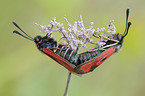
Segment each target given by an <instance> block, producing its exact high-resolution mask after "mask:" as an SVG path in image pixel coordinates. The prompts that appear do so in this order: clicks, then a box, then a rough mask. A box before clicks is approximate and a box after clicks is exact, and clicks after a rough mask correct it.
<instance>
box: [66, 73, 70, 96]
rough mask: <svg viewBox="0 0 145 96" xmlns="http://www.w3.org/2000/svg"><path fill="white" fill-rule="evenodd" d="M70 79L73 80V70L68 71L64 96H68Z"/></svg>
mask: <svg viewBox="0 0 145 96" xmlns="http://www.w3.org/2000/svg"><path fill="white" fill-rule="evenodd" d="M70 80H71V72H69V73H68V78H67V84H66V88H65V93H64V96H68V88H69V83H70Z"/></svg>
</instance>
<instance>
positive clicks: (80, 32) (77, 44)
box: [35, 15, 116, 50]
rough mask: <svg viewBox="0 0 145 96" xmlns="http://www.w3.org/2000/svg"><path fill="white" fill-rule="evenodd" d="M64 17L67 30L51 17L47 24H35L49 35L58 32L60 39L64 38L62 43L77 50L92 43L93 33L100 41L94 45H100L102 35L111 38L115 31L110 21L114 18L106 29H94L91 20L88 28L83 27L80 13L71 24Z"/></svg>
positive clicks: (101, 43) (101, 44) (102, 39)
mask: <svg viewBox="0 0 145 96" xmlns="http://www.w3.org/2000/svg"><path fill="white" fill-rule="evenodd" d="M64 19H65V20H66V22H67V25H68V29H67V30H65V28H64V26H63V24H62V23H60V22H57V21H56V18H53V20H51V21H50V23H49V25H47V26H42V25H39V24H37V23H35V24H36V25H38V26H40V27H41V29H40V32H46V33H47V34H49V35H51V36H52V34H53V32H60V33H61V34H62V36H61V39H64V42H63V43H64V44H68V45H69V46H70V47H71V48H72V49H74V50H79V49H80V48H81V47H85V48H86V43H92V41H93V39H92V37H93V36H94V35H96V36H98V38H100V41H98V42H97V43H96V46H99V47H101V46H103V45H105V43H104V42H103V41H104V40H105V38H103V36H105V37H108V38H112V35H113V34H114V33H115V32H116V28H115V26H114V25H113V23H112V22H113V21H114V20H112V21H110V23H109V25H107V30H106V29H105V28H104V27H103V28H100V29H99V28H97V29H96V30H95V29H94V28H93V24H94V23H93V22H91V23H90V26H89V27H88V28H87V27H85V25H84V22H83V18H82V15H80V21H74V23H73V24H71V23H69V21H68V20H67V18H66V16H64ZM102 32H103V33H102ZM52 37H53V36H52Z"/></svg>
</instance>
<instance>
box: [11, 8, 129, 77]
mask: <svg viewBox="0 0 145 96" xmlns="http://www.w3.org/2000/svg"><path fill="white" fill-rule="evenodd" d="M128 17H129V9H127V10H126V28H125V32H124V34H123V35H121V34H119V33H116V34H113V39H109V38H107V37H103V38H105V39H106V41H104V42H105V43H106V44H105V45H103V46H102V48H101V49H100V48H96V47H95V48H93V49H91V50H88V51H86V52H83V53H80V54H79V53H77V52H76V51H75V50H73V49H71V48H70V47H69V46H65V45H63V44H61V43H59V42H57V41H56V40H55V39H54V38H52V37H50V36H49V35H46V36H44V37H42V36H36V37H35V38H32V37H31V36H29V35H28V34H27V33H25V32H24V31H23V30H22V29H21V28H20V27H19V26H18V25H17V24H16V23H15V22H13V24H14V25H15V26H16V27H17V28H19V29H20V30H21V31H22V33H23V34H25V35H23V34H21V33H19V32H18V31H13V33H16V34H18V35H21V36H22V37H24V38H26V39H29V40H31V41H34V42H35V43H36V46H37V48H38V49H39V50H40V51H41V52H43V53H44V54H46V55H48V56H49V57H51V58H52V59H54V60H55V61H56V62H58V63H59V64H61V65H62V66H64V67H65V68H67V69H68V70H69V71H70V72H71V73H74V74H85V73H88V72H91V71H93V70H94V69H95V68H96V67H98V66H99V65H100V64H101V63H103V62H104V61H105V60H106V59H107V58H109V57H110V56H111V55H112V54H114V53H116V52H117V51H118V50H119V49H120V48H121V47H122V44H123V40H124V37H125V36H126V35H127V34H128V30H129V27H130V25H131V22H128Z"/></svg>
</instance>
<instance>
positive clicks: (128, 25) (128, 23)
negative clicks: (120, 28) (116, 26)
mask: <svg viewBox="0 0 145 96" xmlns="http://www.w3.org/2000/svg"><path fill="white" fill-rule="evenodd" d="M128 18H129V8H127V9H126V28H125V32H124V34H123V37H125V36H126V35H127V34H128V30H129V27H130V25H131V22H128Z"/></svg>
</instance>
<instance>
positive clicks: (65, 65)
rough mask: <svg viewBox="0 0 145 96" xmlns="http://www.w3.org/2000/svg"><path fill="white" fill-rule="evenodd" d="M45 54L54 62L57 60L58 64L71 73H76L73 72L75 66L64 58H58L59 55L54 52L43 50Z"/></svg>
mask: <svg viewBox="0 0 145 96" xmlns="http://www.w3.org/2000/svg"><path fill="white" fill-rule="evenodd" d="M43 52H44V53H45V54H47V55H48V56H49V57H51V58H52V59H53V60H55V61H56V62H58V63H59V64H61V65H62V66H64V67H65V68H67V69H68V70H69V71H70V72H72V73H75V72H73V69H74V67H75V65H72V64H70V63H69V62H67V61H66V60H64V59H63V58H62V57H60V56H58V55H57V54H55V53H54V52H52V51H51V50H49V49H46V48H43ZM75 74H76V73H75Z"/></svg>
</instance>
